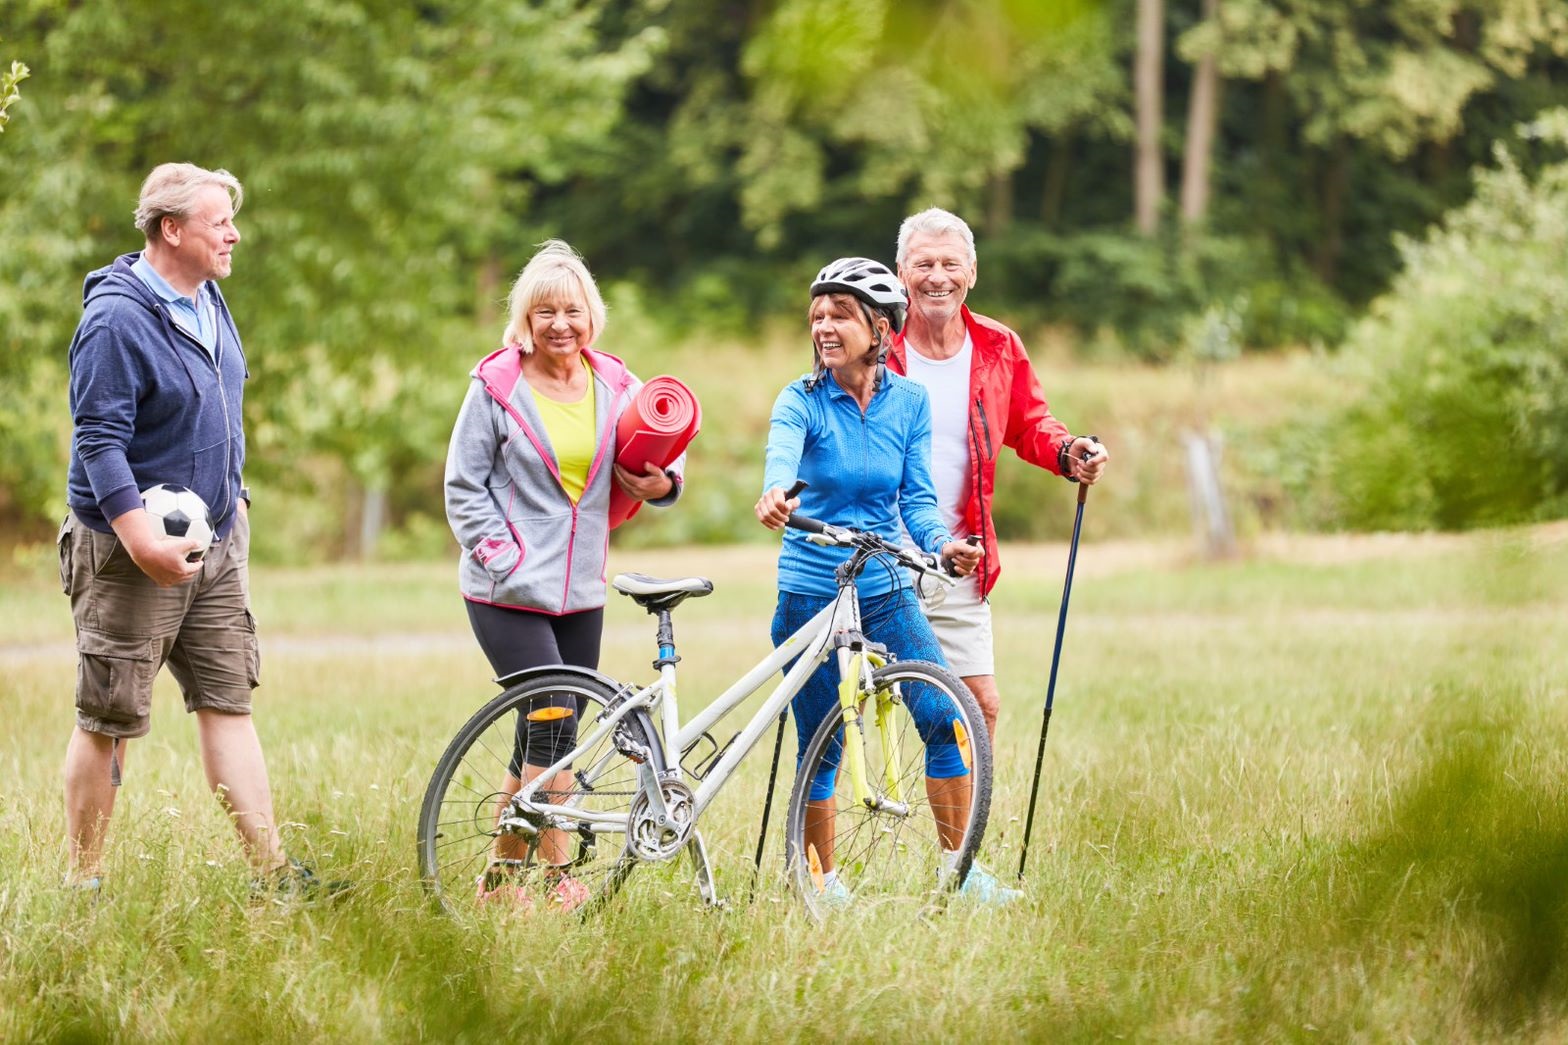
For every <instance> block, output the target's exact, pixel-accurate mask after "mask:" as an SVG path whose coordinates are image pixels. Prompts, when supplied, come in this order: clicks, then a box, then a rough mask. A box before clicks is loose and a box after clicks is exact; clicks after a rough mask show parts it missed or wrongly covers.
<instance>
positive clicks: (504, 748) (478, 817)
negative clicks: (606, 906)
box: [418, 671, 651, 911]
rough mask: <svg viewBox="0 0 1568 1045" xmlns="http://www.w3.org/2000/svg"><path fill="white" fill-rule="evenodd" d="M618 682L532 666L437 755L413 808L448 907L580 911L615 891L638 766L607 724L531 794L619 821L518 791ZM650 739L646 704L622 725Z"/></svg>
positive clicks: (429, 881)
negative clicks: (545, 809)
mask: <svg viewBox="0 0 1568 1045" xmlns="http://www.w3.org/2000/svg"><path fill="white" fill-rule="evenodd" d="M615 693H616V691H615V689H614V688H613V687H611V686H609V685H606V684H605V683H604V682H602V681H600V680H598V679H595V678H593V677H591V676H588V675H580V674H576V673H572V672H568V671H563V672H559V673H556V672H551V673H546V674H541V675H537V676H535V677H533V678H530V679H528V680H526V681H524V682H522V683H519V684H518V685H516V686H513V687H511V688H510V689H507V690H505V691H504V692H502V693H501V694H499V695H498V696H497V697H496V698H495V699H493V700H491V701H490V702H489V703H488V704H486V705H485V706H484V707H482V708H480V709H479V710H478V711H477V712H475V713H474V716H473V717H472V718H470V719H469V720H468V722H467V723H466V724H465V725H464V726H463V728H462V729H461V730H459V731H458V733H457V736H456V737H454V738H453V740H452V742H451V744H449V745H448V746H447V749H446V753H445V754H443V755H442V756H441V760H440V761H439V762H438V763H437V764H436V769H435V773H434V774H433V775H432V776H431V778H430V784H429V786H428V787H427V788H426V789H425V797H424V801H423V802H422V803H421V806H420V812H419V838H418V843H419V870H420V874H421V875H422V876H423V878H424V881H425V885H426V887H427V888H428V889H429V890H430V891H431V893H432V894H433V895H434V896H435V897H436V898H437V899H438V900H439V901H440V903H441V904H442V905H443V906H444V907H446V908H448V909H449V910H453V909H456V908H458V907H459V906H462V905H474V906H481V907H486V906H500V907H508V908H511V907H516V908H522V909H526V910H535V909H539V910H565V911H585V910H587V909H589V908H590V907H592V906H593V905H595V904H596V903H598V902H600V901H602V900H604V899H605V898H607V897H609V896H610V895H611V894H613V893H614V892H615V890H616V889H618V888H619V887H620V885H621V883H622V882H623V881H624V880H625V878H626V876H627V874H628V873H630V871H631V868H632V866H633V865H634V864H635V862H636V860H635V858H634V857H632V856H631V855H630V854H629V853H628V852H627V851H626V836H625V823H626V816H627V814H628V812H629V811H630V809H631V806H632V801H633V799H635V798H636V796H637V791H638V766H637V765H636V764H635V763H633V762H632V761H631V760H629V759H628V758H627V757H626V756H625V755H623V754H621V752H620V750H619V749H618V747H617V745H616V744H615V743H614V732H613V731H612V733H608V734H606V735H605V736H604V737H601V738H600V739H599V740H598V741H596V742H595V743H594V745H593V746H592V747H591V748H589V749H588V750H587V751H586V752H584V753H582V754H581V755H579V756H578V757H576V758H574V759H573V760H572V762H571V764H570V765H569V766H568V767H566V768H565V769H562V770H559V771H557V772H555V773H552V774H550V779H548V780H546V781H545V782H544V783H543V784H541V785H540V787H539V790H538V792H537V793H536V795H535V799H536V801H538V802H544V803H548V804H550V805H553V806H566V807H570V808H571V809H572V810H574V811H581V812H583V813H585V814H587V813H595V814H611V815H612V816H613V817H615V818H618V822H619V827H618V828H616V827H613V826H611V827H606V826H604V825H591V824H590V823H589V822H588V820H587V819H586V818H584V819H580V820H578V819H573V818H571V817H570V816H565V817H561V816H558V817H557V818H556V820H555V821H554V822H547V821H546V819H545V817H544V816H543V815H542V814H535V813H533V812H532V811H531V810H530V809H529V808H520V807H519V804H518V803H514V802H513V801H512V798H513V796H514V795H515V794H516V793H517V791H518V790H519V789H520V788H521V787H522V785H523V784H524V783H525V782H527V781H532V780H534V779H535V778H537V777H539V776H542V775H544V771H545V770H546V769H548V768H549V767H550V766H552V765H554V764H555V763H556V762H557V761H559V760H560V759H561V758H562V757H563V756H565V755H566V754H567V753H569V752H570V751H571V750H572V749H573V748H574V747H575V746H576V745H577V744H579V743H580V742H581V741H582V739H583V738H584V737H585V736H586V734H587V733H588V732H589V731H590V730H592V729H593V728H594V726H595V725H596V723H597V721H598V719H599V716H600V715H601V713H602V712H604V710H605V709H606V708H607V707H608V706H609V705H610V704H611V702H612V701H613V700H614V698H615ZM617 730H618V731H621V732H623V733H624V734H625V735H626V736H627V737H629V738H630V739H632V740H633V741H635V742H636V743H637V744H640V745H646V744H647V743H648V737H649V735H650V732H651V726H650V724H649V722H648V719H647V716H646V714H645V713H644V712H641V711H637V712H633V713H632V714H631V715H629V716H627V717H626V718H625V719H624V720H622V722H621V723H620V725H619V726H618V727H617Z"/></svg>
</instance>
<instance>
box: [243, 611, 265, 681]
mask: <svg viewBox="0 0 1568 1045" xmlns="http://www.w3.org/2000/svg"><path fill="white" fill-rule="evenodd" d="M245 625H246V629H247V630H246V632H245V680H246V681H247V682H249V683H250V688H251V689H255V688H256V687H257V686H259V685H261V642H260V640H258V639H257V638H256V617H255V614H253V613H251V611H250V610H246V611H245Z"/></svg>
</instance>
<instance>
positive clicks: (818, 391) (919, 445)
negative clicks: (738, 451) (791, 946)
mask: <svg viewBox="0 0 1568 1045" xmlns="http://www.w3.org/2000/svg"><path fill="white" fill-rule="evenodd" d="M907 303H908V298H907V297H906V295H905V292H904V288H903V287H902V285H900V283H899V281H898V278H897V277H896V276H895V275H894V274H893V272H892V271H891V270H890V269H888V267H887V266H886V265H883V264H881V263H880V262H877V261H873V260H871V259H869V258H840V259H839V260H838V261H835V262H833V263H832V264H830V265H828V266H827V267H826V268H824V269H823V270H822V271H821V272H820V273H818V275H817V278H816V279H815V280H813V281H812V284H811V307H810V310H809V311H808V313H807V316H808V319H809V322H810V324H811V344H812V369H811V373H810V374H807V375H805V376H803V377H801V378H800V379H798V380H796V381H792V382H790V383H789V384H788V385H786V386H785V387H784V390H783V391H782V392H780V393H779V396H778V399H777V400H776V401H775V402H774V404H773V414H772V418H771V420H770V425H769V430H768V446H767V464H766V469H765V472H764V476H763V490H764V492H763V494H762V497H761V498H760V499H759V500H758V501H757V504H756V514H757V520H758V521H759V522H761V523H762V524H763V525H764V526H766V527H768V528H769V529H773V530H777V529H780V528H782V527H783V526H784V522H785V520H786V519H788V518H789V515H790V513H791V512H792V511H794V510H795V509H797V508H799V509H800V510H801V512H802V513H803V514H805V515H809V516H811V517H812V518H815V519H820V520H821V521H823V522H826V523H832V524H834V525H839V526H851V527H854V528H856V529H859V530H867V531H870V532H873V533H876V534H877V535H879V536H881V537H883V538H885V539H886V540H889V541H900V540H901V538H902V533H901V528H900V522H902V523H903V528H904V529H907V530H908V533H909V535H910V537H912V538H913V540H914V542H915V543H916V544H917V545H918V546H919V547H920V548H922V549H924V550H926V551H929V552H935V553H938V554H940V555H942V556H943V557H945V558H947V559H949V560H950V561H951V562H952V563H953V566H954V569H955V572H957V573H960V574H967V573H969V572H970V571H971V570H973V569H974V568H975V566H976V565H977V564H978V563H979V560H980V552H979V549H977V548H974V547H972V546H970V545H968V544H965V543H962V542H959V541H955V540H954V539H953V535H952V534H950V533H948V531H947V528H946V526H945V525H944V524H943V522H942V517H941V513H940V512H939V511H938V509H937V502H936V490H935V487H934V486H933V485H932V481H931V408H930V404H929V402H928V400H927V398H926V393H925V390H924V389H923V388H921V387H920V386H919V385H918V384H916V383H915V382H913V381H910V380H908V379H907V378H904V377H900V376H899V375H897V374H894V373H892V372H890V371H889V370H888V369H887V368H886V367H885V366H884V365H883V361H884V359H885V358H886V356H887V350H888V346H889V343H890V341H891V339H892V337H893V335H894V334H896V333H897V332H898V331H899V330H900V329H902V328H903V324H904V315H905V311H906V308H907ZM797 481H804V482H805V483H806V484H807V487H806V489H805V491H804V492H803V493H802V494H801V495H800V496H799V497H795V498H786V497H785V492H786V491H787V490H789V489H790V488H791V487H792V486H793V485H794V484H795V483H796V482H797ZM805 537H806V535H805V534H804V533H802V532H801V531H799V530H785V531H784V545H783V549H782V551H781V552H780V553H779V573H778V583H779V599H778V607H777V609H776V610H775V613H774V617H773V642H774V644H775V645H777V644H779V643H781V642H783V641H784V639H785V638H787V637H788V636H789V635H790V634H792V633H793V632H794V631H795V630H796V629H798V628H799V627H800V626H801V625H803V624H805V623H806V622H807V621H808V620H810V619H811V618H812V617H813V616H815V615H816V614H817V613H818V612H819V611H820V610H821V609H822V608H823V607H824V606H826V605H827V604H828V603H829V602H831V601H832V600H833V598H834V597H835V596H836V595H837V593H838V585H837V583H836V581H835V578H834V570H835V568H836V567H837V566H838V565H839V564H840V563H841V562H843V561H844V560H846V559H847V558H848V557H849V555H850V554H851V553H850V550H849V549H847V548H838V547H822V546H818V545H812V544H808V543H807V542H806V539H805ZM857 590H858V592H859V595H860V601H861V613H862V620H861V625H862V630H863V631H864V633H865V634H866V636H867V637H868V638H869V639H870V640H871V641H873V642H879V643H882V644H884V645H886V646H887V647H888V649H889V650H890V651H891V652H892V653H893V654H894V655H895V656H896V657H898V658H899V659H901V660H928V661H935V662H936V663H938V664H945V663H946V661H945V660H944V659H943V656H942V650H941V647H940V646H939V645H938V644H937V641H936V636H935V635H934V634H933V633H932V631H931V626H930V625H929V624H928V623H926V620H925V617H924V616H923V615H922V614H921V612H920V606H919V603H918V602H917V600H916V598H915V593H914V591H913V590H912V588H911V587H910V586H909V582H908V580H907V578H906V577H905V576H904V574H903V571H901V570H897V569H894V568H889V569H886V570H883V569H878V568H877V567H876V566H875V565H873V566H871V567H869V568H868V569H867V570H866V571H865V572H864V573H863V574H861V576H860V578H859V580H858V581H857ZM837 703H838V693H837V676H836V671H835V669H834V667H833V666H832V664H831V662H830V663H829V664H827V665H824V666H823V667H822V668H820V669H818V670H817V671H816V672H815V673H814V674H813V675H812V676H811V678H810V680H808V682H807V683H806V685H805V687H804V688H803V689H802V690H801V691H800V693H799V694H797V695H796V697H795V700H794V703H793V705H792V709H793V711H794V714H795V728H796V731H797V735H798V737H799V740H800V743H799V745H798V750H799V751H804V749H805V747H806V744H807V742H808V741H809V740H810V739H811V736H812V734H813V733H814V732H815V731H816V729H817V726H818V725H819V724H820V723H821V722H822V720H823V719H824V718H825V717H826V716H827V715H828V713H829V712H830V711H831V710H832V709H833V708H835V707H836V706H837ZM949 747H950V748H951V745H949ZM932 750H933V751H934V750H935V745H933V747H932ZM799 758H800V755H799V754H797V756H796V759H797V762H796V764H797V767H798V765H799ZM926 772H927V780H926V788H927V793H928V795H930V797H931V800H932V805H933V807H944V808H955V809H956V808H962V809H967V808H968V799H967V795H968V781H967V776H968V772H969V771H968V769H967V768H966V767H965V766H964V765H963V762H962V760H961V759H960V758H959V757H958V756H957V754H956V752H955V751H953V750H949V751H947V753H946V756H945V757H935V758H934V759H932V760H929V761H928V764H927V770H926ZM833 784H834V781H833V779H832V777H831V775H829V776H828V777H827V778H826V779H823V778H821V777H820V776H819V778H818V779H817V780H815V781H813V784H812V790H811V800H812V803H813V805H814V806H817V808H818V809H819V810H820V811H822V812H823V814H824V815H825V816H831V808H832V801H831V799H832V793H833ZM818 803H821V805H818ZM962 830H963V825H962V824H959V825H957V834H958V835H961V834H962ZM814 833H816V834H817V835H818V838H812V837H811V836H812V835H813V834H814ZM807 835H808V839H810V840H811V841H812V842H813V843H814V844H816V846H817V849H818V852H819V853H820V854H822V864H823V871H824V881H823V886H822V887H823V890H824V892H825V893H826V894H827V896H828V898H829V899H830V900H833V899H837V900H842V901H846V902H847V900H848V899H849V897H848V893H847V889H846V888H845V886H844V885H843V884H842V883H840V882H839V881H838V878H837V874H836V873H835V871H834V870H833V865H832V854H831V844H830V840H831V838H832V829H831V825H830V824H829V825H822V824H821V819H820V818H819V826H818V828H817V831H816V832H814V831H813V829H812V828H810V827H808V829H807ZM955 837H956V836H955Z"/></svg>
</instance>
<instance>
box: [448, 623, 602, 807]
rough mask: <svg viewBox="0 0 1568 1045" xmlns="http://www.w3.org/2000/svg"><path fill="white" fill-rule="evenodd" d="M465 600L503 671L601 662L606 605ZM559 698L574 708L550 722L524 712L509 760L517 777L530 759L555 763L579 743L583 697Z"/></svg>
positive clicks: (593, 665) (487, 651)
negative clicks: (556, 611) (556, 610)
mask: <svg viewBox="0 0 1568 1045" xmlns="http://www.w3.org/2000/svg"><path fill="white" fill-rule="evenodd" d="M463 604H464V605H465V606H467V607H468V622H469V623H470V624H471V625H473V628H474V637H475V638H477V639H478V640H479V648H480V649H482V650H484V654H485V656H486V657H488V658H489V660H490V666H491V667H492V668H494V669H495V673H496V675H497V677H503V676H506V675H510V674H511V673H512V672H514V671H522V670H523V669H524V668H537V667H541V666H543V665H547V664H575V665H577V666H579V667H584V668H597V667H598V666H599V642H600V639H601V638H602V637H603V635H604V610H603V609H602V608H601V609H597V610H583V611H582V612H581V613H567V614H563V615H561V616H559V617H556V616H551V615H550V614H547V613H530V612H528V611H527V610H512V609H505V608H503V607H501V606H489V605H486V604H484V603H480V602H469V601H468V600H466V599H465V600H463ZM559 703H560V705H561V706H563V707H564V706H567V705H568V704H570V705H571V706H572V711H573V714H571V715H569V716H566V717H564V718H559V719H555V720H553V721H545V722H528V721H525V720H524V718H523V716H521V715H519V716H518V718H517V738H516V741H515V743H514V744H513V746H512V758H511V763H510V765H508V766H507V769H508V770H509V771H510V772H511V774H512V775H513V776H514V777H517V778H519V779H521V778H522V775H523V772H522V769H523V766H524V765H525V764H526V765H530V766H533V767H535V768H537V769H543V768H544V767H545V766H550V765H554V764H555V763H556V761H557V760H559V759H560V757H561V756H562V755H564V754H566V753H567V752H568V751H570V750H571V749H572V748H574V747H576V746H577V719H578V716H579V715H580V714H581V713H582V707H581V706H580V702H579V701H578V700H577V699H576V698H575V697H572V698H568V697H564V696H563V697H561V698H560V701H559Z"/></svg>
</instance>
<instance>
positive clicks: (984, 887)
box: [958, 864, 1024, 907]
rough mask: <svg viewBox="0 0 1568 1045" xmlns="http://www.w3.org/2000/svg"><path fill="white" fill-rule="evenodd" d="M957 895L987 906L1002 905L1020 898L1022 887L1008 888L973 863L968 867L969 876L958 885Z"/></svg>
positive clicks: (1022, 894)
mask: <svg viewBox="0 0 1568 1045" xmlns="http://www.w3.org/2000/svg"><path fill="white" fill-rule="evenodd" d="M958 895H959V896H962V897H963V898H964V899H966V900H970V901H972V902H974V903H977V904H983V905H985V906H987V907H1003V906H1006V905H1007V904H1010V903H1013V902H1015V901H1017V900H1022V899H1023V896H1024V893H1023V890H1022V889H1009V888H1008V887H1007V886H1005V885H1003V884H1002V883H1001V882H999V881H997V880H996V875H994V874H992V873H991V872H990V871H987V870H986V869H985V868H983V867H981V866H980V865H979V864H974V865H972V866H971V867H970V868H969V877H967V878H965V879H964V884H963V885H961V886H959V887H958Z"/></svg>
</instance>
